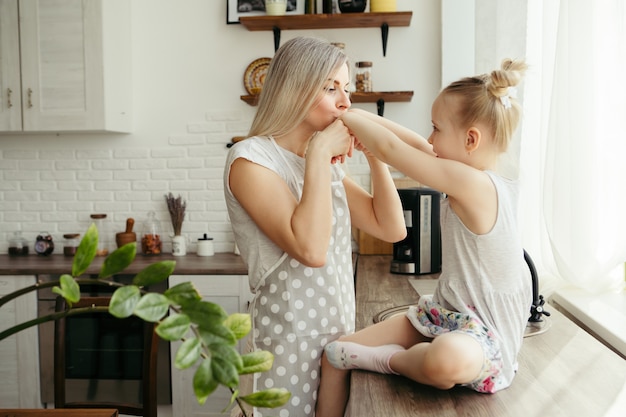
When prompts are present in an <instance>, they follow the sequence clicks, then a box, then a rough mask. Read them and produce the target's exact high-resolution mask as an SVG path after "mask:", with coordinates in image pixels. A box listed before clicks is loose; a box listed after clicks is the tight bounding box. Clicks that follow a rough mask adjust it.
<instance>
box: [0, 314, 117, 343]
mask: <svg viewBox="0 0 626 417" xmlns="http://www.w3.org/2000/svg"><path fill="white" fill-rule="evenodd" d="M96 311H103V312H108V311H109V308H108V307H105V306H99V307H95V306H94V307H81V308H72V309H70V310H66V311H59V312H57V313H52V314H48V315H47V316H41V317H37V318H35V319H32V320H29V321H25V322H24V323H21V324H18V325H17V326H13V327H9V328H8V329H6V330H4V331H3V332H1V333H0V341H2V340H4V339H6V338H7V337H10V336H13V335H14V334H15V333H17V332H20V331H22V330H24V329H27V328H29V327H32V326H36V325H38V324H41V323H46V322H48V321H54V320H58V319H62V318H64V317H67V316H75V315H78V314H86V313H93V312H96Z"/></svg>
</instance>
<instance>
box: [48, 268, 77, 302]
mask: <svg viewBox="0 0 626 417" xmlns="http://www.w3.org/2000/svg"><path fill="white" fill-rule="evenodd" d="M59 285H61V287H60V288H59V287H57V286H55V287H53V288H52V292H53V293H55V294H59V295H60V296H61V297H63V298H65V300H66V301H67V302H68V303H69V304H70V305H71V304H74V303H75V302H77V301H78V300H80V286H79V285H78V283H77V282H76V280H75V279H74V277H72V276H71V275H68V274H63V275H61V277H60V278H59Z"/></svg>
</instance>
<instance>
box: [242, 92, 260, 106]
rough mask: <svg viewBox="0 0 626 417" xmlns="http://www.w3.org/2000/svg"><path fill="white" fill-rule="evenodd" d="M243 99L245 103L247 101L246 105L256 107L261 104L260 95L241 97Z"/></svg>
mask: <svg viewBox="0 0 626 417" xmlns="http://www.w3.org/2000/svg"><path fill="white" fill-rule="evenodd" d="M240 97H241V99H242V100H243V101H245V102H246V103H248V104H249V105H251V106H256V105H257V103H258V102H259V95H258V94H255V95H245V96H240Z"/></svg>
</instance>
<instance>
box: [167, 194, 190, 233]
mask: <svg viewBox="0 0 626 417" xmlns="http://www.w3.org/2000/svg"><path fill="white" fill-rule="evenodd" d="M165 201H166V202H167V209H168V210H169V212H170V218H171V219H172V227H173V228H174V235H175V236H180V233H181V231H182V229H183V220H184V219H185V209H186V208H187V203H186V202H185V201H183V198H182V197H181V196H180V194H179V195H178V197H176V198H174V195H173V194H172V193H171V192H170V193H169V194H166V195H165Z"/></svg>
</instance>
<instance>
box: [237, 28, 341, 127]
mask: <svg viewBox="0 0 626 417" xmlns="http://www.w3.org/2000/svg"><path fill="white" fill-rule="evenodd" d="M347 62H348V59H347V57H346V55H345V54H344V53H343V51H342V50H341V49H339V48H337V47H336V46H334V45H332V44H330V43H329V42H326V41H324V40H321V39H317V38H313V37H297V38H294V39H291V40H289V41H287V42H285V44H283V45H282V46H281V47H280V48H279V49H278V51H277V52H276V54H275V55H274V57H273V58H272V61H271V62H270V66H269V69H268V71H267V75H266V77H265V82H264V84H263V90H262V91H261V95H260V97H259V106H258V110H257V112H256V115H255V116H254V120H253V121H252V126H251V127H250V131H249V132H248V135H249V136H269V135H274V136H280V135H284V134H286V133H289V132H290V131H291V130H292V129H294V128H295V127H296V126H298V125H299V124H300V123H301V122H302V121H303V120H304V119H305V117H306V115H307V113H308V112H309V111H310V110H311V108H312V107H313V105H314V104H315V103H316V102H317V100H318V98H319V96H320V93H322V92H323V91H324V87H325V85H326V84H327V82H328V80H329V79H330V78H331V76H333V75H334V74H335V73H336V72H337V71H338V70H339V68H341V66H342V65H346V64H347ZM348 68H349V66H348Z"/></svg>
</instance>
